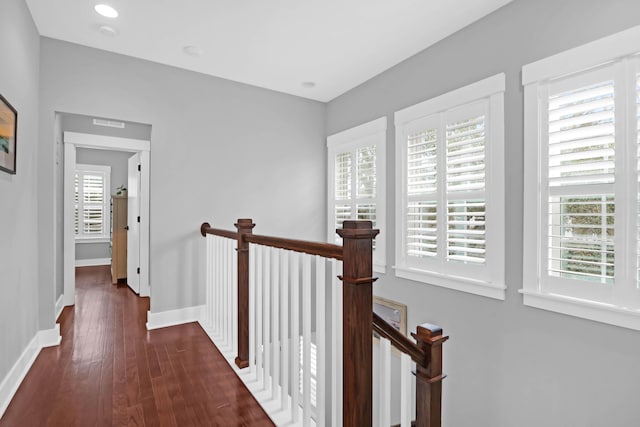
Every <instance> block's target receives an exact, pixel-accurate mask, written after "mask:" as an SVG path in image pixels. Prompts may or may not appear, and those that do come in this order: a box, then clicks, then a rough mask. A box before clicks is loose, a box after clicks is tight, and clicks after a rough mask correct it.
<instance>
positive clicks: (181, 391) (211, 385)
mask: <svg viewBox="0 0 640 427" xmlns="http://www.w3.org/2000/svg"><path fill="white" fill-rule="evenodd" d="M110 282H111V276H110V273H109V267H108V266H104V267H83V268H78V269H77V271H76V305H75V307H67V308H65V309H64V311H63V312H62V315H61V316H60V318H59V320H58V322H59V323H60V327H61V333H62V344H61V345H60V346H58V347H51V348H45V349H43V350H42V352H41V353H40V355H39V356H38V358H37V359H36V361H35V363H34V364H33V366H32V368H31V370H30V371H29V373H28V374H27V376H26V378H25V380H24V381H23V382H22V385H21V386H20V388H19V389H18V391H17V393H16V395H15V396H14V398H13V401H12V402H11V404H10V405H9V407H8V408H7V411H6V412H5V414H4V416H3V417H2V419H0V426H45V425H48V426H82V427H85V426H110V425H114V426H125V425H133V426H271V425H273V424H272V423H271V421H270V420H269V418H268V417H267V415H266V414H265V413H264V411H263V410H262V408H261V407H260V406H259V405H258V403H257V402H256V401H255V400H254V399H253V397H252V396H251V395H250V393H249V392H248V391H247V390H246V388H245V387H244V385H243V384H242V382H241V381H240V380H239V379H238V378H237V376H236V375H235V373H234V372H233V371H232V370H231V368H230V367H229V365H228V364H227V362H226V361H225V360H224V359H223V357H222V356H221V355H220V353H219V352H218V350H217V349H216V348H215V346H214V345H213V344H212V343H211V341H210V340H209V338H208V337H207V336H206V334H205V333H204V331H203V330H202V329H201V328H200V326H199V325H198V324H196V323H190V324H186V325H181V326H174V327H171V328H164V329H158V330H155V331H147V330H146V328H145V322H146V317H147V310H148V309H149V299H148V298H140V297H137V296H136V295H134V294H133V293H132V292H131V291H130V290H129V288H128V287H127V286H126V285H118V286H114V285H112V284H111V283H110ZM176 286H179V284H176ZM34 303H35V301H34Z"/></svg>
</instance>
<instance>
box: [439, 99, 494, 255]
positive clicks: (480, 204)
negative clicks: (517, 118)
mask: <svg viewBox="0 0 640 427" xmlns="http://www.w3.org/2000/svg"><path fill="white" fill-rule="evenodd" d="M473 109H475V108H473ZM473 113H474V112H473V111H469V112H464V113H463V114H462V115H460V113H458V118H457V119H456V120H450V121H449V120H448V121H447V124H446V150H447V151H446V165H447V173H446V184H447V257H448V259H449V260H456V261H463V262H470V263H484V262H485V255H486V229H485V223H486V221H485V218H486V212H485V210H486V209H485V208H486V199H485V166H486V162H485V149H486V147H485V139H486V123H485V120H486V116H485V115H484V114H481V115H476V114H473ZM460 117H461V118H460Z"/></svg>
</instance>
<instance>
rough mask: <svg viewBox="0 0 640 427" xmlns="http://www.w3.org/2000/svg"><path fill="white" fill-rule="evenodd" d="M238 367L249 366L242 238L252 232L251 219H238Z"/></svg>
mask: <svg viewBox="0 0 640 427" xmlns="http://www.w3.org/2000/svg"><path fill="white" fill-rule="evenodd" d="M234 225H235V226H236V228H237V229H238V249H237V250H238V356H237V357H236V360H235V362H236V365H237V366H238V368H240V369H242V368H246V367H247V366H249V242H247V241H246V240H245V238H244V236H245V235H246V234H252V233H253V227H255V226H256V225H255V224H254V223H253V220H251V219H248V218H245V219H238V222H237V223H236V224H234Z"/></svg>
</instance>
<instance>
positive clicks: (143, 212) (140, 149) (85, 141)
mask: <svg viewBox="0 0 640 427" xmlns="http://www.w3.org/2000/svg"><path fill="white" fill-rule="evenodd" d="M63 141H64V173H63V174H64V177H63V182H64V184H63V187H64V195H63V198H64V237H63V241H64V243H63V246H64V260H63V264H64V266H63V283H64V291H63V295H64V298H63V301H64V305H65V306H70V305H74V304H75V259H76V239H75V231H74V230H75V224H74V221H75V215H74V212H75V200H74V197H75V191H74V186H75V174H76V167H77V162H76V150H77V149H78V148H89V149H97V150H111V151H124V152H128V153H131V156H130V158H129V165H128V168H129V172H128V174H129V176H131V173H132V172H131V170H132V168H133V169H134V170H135V176H134V177H133V178H134V180H133V181H132V183H133V187H134V188H130V189H129V191H131V192H132V193H133V194H132V193H130V194H132V195H133V196H134V198H133V202H132V206H133V207H134V209H133V210H134V212H135V216H134V217H133V219H132V218H131V217H130V216H129V218H128V227H129V229H130V230H131V228H134V230H135V231H134V233H135V238H134V239H127V240H128V241H129V240H133V241H132V242H131V243H129V242H128V243H127V249H128V252H129V251H130V254H131V261H129V254H128V255H127V261H128V262H127V265H128V267H127V270H128V271H127V275H128V276H129V275H130V274H133V275H132V276H129V277H128V279H127V280H128V283H129V281H130V282H131V284H130V287H131V288H132V290H133V291H134V292H136V293H137V294H139V295H140V296H150V294H151V290H150V286H149V167H150V164H149V163H150V151H151V142H150V141H149V140H141V139H130V138H122V137H115V136H103V135H95V134H86V133H79V132H64V134H63ZM130 179H131V177H130ZM130 182H131V181H130ZM128 186H131V183H130V184H128ZM132 220H133V222H131V221H132ZM132 226H133V227H132ZM128 235H131V233H128ZM129 264H131V266H130V267H129ZM134 264H135V265H134Z"/></svg>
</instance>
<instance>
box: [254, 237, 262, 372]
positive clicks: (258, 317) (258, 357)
mask: <svg viewBox="0 0 640 427" xmlns="http://www.w3.org/2000/svg"><path fill="white" fill-rule="evenodd" d="M255 258H256V272H255V276H256V336H255V340H256V352H257V355H256V365H257V370H256V379H257V380H258V381H260V382H261V383H262V384H264V369H263V364H262V362H263V356H264V347H263V345H264V344H263V340H262V330H263V327H264V326H263V317H262V305H263V299H262V290H263V286H264V282H263V281H262V277H263V276H262V246H259V245H258V246H256V252H255Z"/></svg>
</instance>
